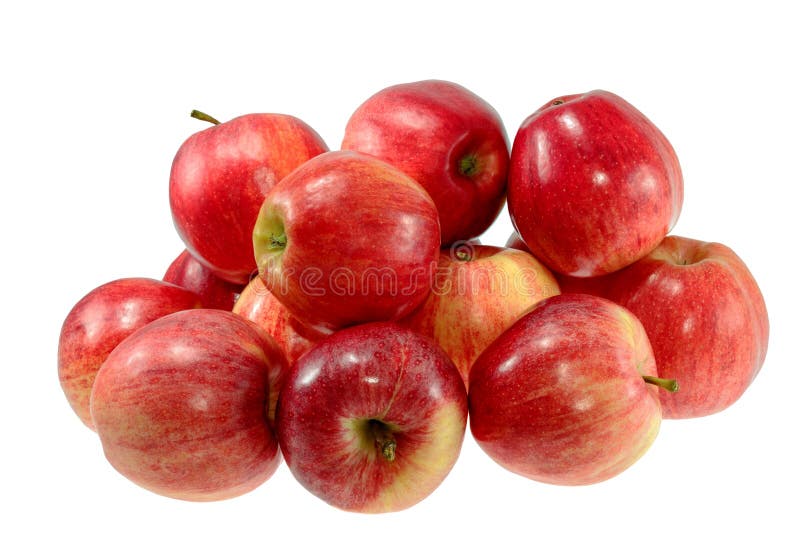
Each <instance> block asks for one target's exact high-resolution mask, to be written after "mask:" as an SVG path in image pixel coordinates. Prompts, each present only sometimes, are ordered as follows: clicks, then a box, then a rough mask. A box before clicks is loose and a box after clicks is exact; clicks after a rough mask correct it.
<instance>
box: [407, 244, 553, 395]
mask: <svg viewBox="0 0 800 534" xmlns="http://www.w3.org/2000/svg"><path fill="white" fill-rule="evenodd" d="M558 293H559V290H558V285H557V283H556V280H555V278H553V275H552V274H551V273H550V271H549V270H548V269H547V267H545V266H544V265H542V264H541V263H540V262H539V261H538V260H537V259H536V258H534V257H533V256H531V255H530V254H528V253H526V252H521V251H519V250H514V249H506V248H500V247H491V246H486V245H469V244H464V245H462V246H460V247H458V248H451V249H443V250H442V252H441V254H440V256H439V266H438V269H437V270H436V276H435V277H434V283H433V288H432V290H431V294H430V296H429V297H428V299H427V300H426V301H425V302H424V303H423V304H422V306H420V307H419V308H417V309H416V310H414V312H413V313H411V315H409V316H408V317H406V318H404V319H403V320H402V321H401V322H402V324H404V325H406V326H408V327H410V328H411V329H413V330H415V331H417V332H420V333H422V334H425V335H427V336H430V337H431V338H433V339H434V341H436V342H437V343H438V344H439V345H440V346H441V347H442V348H443V349H444V351H445V353H447V355H448V356H450V359H451V360H453V363H455V364H456V367H458V370H459V372H460V373H461V377H462V378H463V379H464V383H465V385H466V384H467V382H468V380H469V370H470V368H471V367H472V363H473V362H474V361H475V359H476V358H477V357H478V356H479V355H480V353H481V352H483V350H484V349H485V348H486V347H488V346H489V344H490V343H491V342H492V341H494V340H495V338H497V336H499V335H500V334H501V333H503V332H504V331H505V330H506V329H507V328H508V327H509V326H511V325H512V324H513V323H514V322H515V321H516V320H517V319H518V318H519V317H520V316H521V315H522V313H523V312H524V311H526V310H527V309H528V308H530V307H531V306H533V305H534V304H536V303H537V302H539V301H540V300H542V299H544V298H547V297H550V296H553V295H557V294H558Z"/></svg>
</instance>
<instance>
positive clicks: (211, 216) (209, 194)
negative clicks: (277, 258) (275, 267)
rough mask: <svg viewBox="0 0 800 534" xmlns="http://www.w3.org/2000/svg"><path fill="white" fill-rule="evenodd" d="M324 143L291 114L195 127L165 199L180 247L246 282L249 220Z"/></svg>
mask: <svg viewBox="0 0 800 534" xmlns="http://www.w3.org/2000/svg"><path fill="white" fill-rule="evenodd" d="M326 150H327V147H326V146H325V143H324V142H323V141H322V139H321V138H320V137H319V135H318V134H317V133H316V132H315V131H314V130H313V129H311V127H310V126H308V125H307V124H306V123H304V122H303V121H301V120H300V119H297V118H295V117H292V116H289V115H279V114H273V113H254V114H250V115H243V116H241V117H237V118H235V119H232V120H230V121H228V122H224V123H222V124H218V125H215V126H212V127H210V128H207V129H205V130H202V131H200V132H197V133H196V134H194V135H192V136H191V137H189V138H188V139H187V140H186V141H185V142H184V143H183V144H182V145H181V147H180V149H179V150H178V153H177V154H176V155H175V159H174V160H173V162H172V171H171V173H170V181H169V202H170V208H171V209H172V218H173V220H174V222H175V228H176V229H177V230H178V234H179V235H180V236H181V239H183V242H184V243H185V244H186V248H187V249H188V250H189V251H190V252H191V254H192V255H193V256H194V257H195V258H197V259H198V260H199V261H200V262H201V263H203V264H204V265H205V266H206V267H208V268H209V269H210V270H211V271H212V272H213V273H214V274H215V275H217V276H219V277H220V278H222V279H224V280H227V281H228V282H232V283H234V284H240V285H244V284H246V283H247V282H248V281H249V280H250V276H251V275H252V274H253V273H254V272H255V269H256V264H255V261H254V260H253V244H252V234H253V224H255V222H256V217H257V216H258V210H259V209H260V208H261V204H262V202H263V201H264V197H265V196H266V194H267V193H268V192H269V191H270V189H272V187H273V186H274V185H275V184H276V183H278V182H279V181H280V180H282V179H283V178H284V177H285V176H286V175H287V174H289V173H290V172H291V171H293V170H294V169H295V168H297V167H298V166H299V165H300V164H301V163H304V162H306V161H307V160H309V159H311V158H312V157H314V156H316V155H317V154H320V153H322V152H325V151H326Z"/></svg>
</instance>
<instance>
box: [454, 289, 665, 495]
mask: <svg viewBox="0 0 800 534" xmlns="http://www.w3.org/2000/svg"><path fill="white" fill-rule="evenodd" d="M655 375H656V362H655V359H654V358H653V353H652V350H651V347H650V343H649V342H648V340H647V335H646V334H645V332H644V329H643V328H642V325H641V324H640V323H639V321H638V319H636V317H635V316H634V315H633V314H631V313H630V312H629V311H627V310H625V309H624V308H623V307H621V306H619V305H617V304H614V303H613V302H611V301H609V300H606V299H602V298H600V297H594V296H590V295H557V296H555V297H551V298H548V299H546V300H543V301H541V302H540V303H539V304H537V305H536V306H535V307H534V308H533V309H532V310H531V311H530V312H529V313H527V314H526V315H524V316H523V317H522V318H521V319H519V320H518V321H517V322H516V323H514V325H512V326H511V327H510V328H509V329H508V330H506V331H505V332H504V333H503V334H501V335H500V337H498V338H497V340H495V342H494V343H492V344H491V345H490V346H489V348H487V349H486V350H485V351H484V352H483V354H481V355H480V356H479V357H478V359H477V360H476V361H475V364H474V365H473V367H472V371H471V372H470V378H469V407H470V429H471V431H472V434H473V436H474V437H475V439H476V441H477V442H478V444H479V445H480V447H481V448H482V449H483V450H484V451H486V453H487V454H488V455H489V456H490V457H491V458H492V459H494V460H495V461H496V462H497V463H499V464H500V465H502V466H503V467H505V468H506V469H509V470H510V471H512V472H514V473H517V474H520V475H523V476H526V477H528V478H531V479H534V480H538V481H541V482H548V483H551V484H562V485H583V484H592V483H596V482H600V481H603V480H606V479H608V478H611V477H613V476H615V475H617V474H619V473H620V472H622V471H624V470H625V469H626V468H628V467H629V466H631V465H632V464H633V463H634V462H635V461H636V460H637V459H638V458H639V457H641V456H642V455H643V454H644V453H645V451H647V449H648V448H649V447H650V445H651V444H652V442H653V440H654V439H655V438H656V435H657V433H658V430H659V426H660V423H661V407H660V404H659V400H658V392H657V391H656V389H657V388H656V386H655V385H652V384H649V383H647V382H645V379H644V377H649V378H647V380H650V381H659V379H658V378H655ZM670 385H671V384H670Z"/></svg>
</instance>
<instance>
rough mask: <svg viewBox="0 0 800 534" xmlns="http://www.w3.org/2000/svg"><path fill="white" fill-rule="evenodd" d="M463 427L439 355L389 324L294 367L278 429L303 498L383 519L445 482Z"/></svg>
mask: <svg viewBox="0 0 800 534" xmlns="http://www.w3.org/2000/svg"><path fill="white" fill-rule="evenodd" d="M466 420H467V396H466V391H465V389H464V384H463V382H462V381H461V377H460V376H459V373H458V370H457V369H456V367H455V366H454V365H453V363H452V362H451V361H450V360H449V358H448V357H447V356H446V355H445V354H444V352H442V350H441V348H439V347H438V346H437V345H436V344H435V343H434V342H433V341H432V340H431V339H429V338H427V337H425V336H422V335H420V334H417V333H415V332H413V331H411V330H409V329H407V328H403V327H401V326H399V325H397V324H395V323H370V324H364V325H359V326H354V327H351V328H347V329H344V330H340V331H339V332H336V333H334V334H332V335H331V336H330V337H328V338H326V339H324V340H322V341H321V342H319V343H318V344H317V345H316V346H315V347H314V348H312V349H311V350H310V351H309V352H307V353H306V354H305V355H304V356H303V357H302V358H300V359H299V360H297V362H295V364H294V365H293V366H292V368H291V370H290V372H289V377H288V379H287V381H286V385H285V386H284V389H283V391H282V393H281V397H280V400H279V402H278V417H277V428H278V439H279V441H280V447H281V450H282V451H283V455H284V458H285V460H286V464H287V465H288V466H289V469H290V470H291V472H292V474H293V475H294V476H295V478H297V480H298V481H299V482H300V483H301V484H302V485H303V486H304V487H305V488H306V489H308V490H309V491H310V492H311V493H313V494H314V495H316V496H317V497H319V498H320V499H322V500H324V501H325V502H327V503H328V504H330V505H332V506H335V507H337V508H340V509H344V510H348V511H357V512H390V511H397V510H402V509H404V508H408V507H410V506H412V505H414V504H416V503H418V502H419V501H421V500H422V499H424V498H425V497H426V496H428V495H429V494H430V493H431V492H433V491H434V490H435V489H436V488H437V487H438V486H439V484H440V483H441V482H442V480H444V478H445V477H446V476H447V474H448V473H449V472H450V469H451V468H452V467H453V465H454V464H455V462H456V459H457V458H458V455H459V453H460V450H461V444H462V442H463V438H464V432H465V429H466ZM372 425H374V426H372ZM391 445H394V447H391Z"/></svg>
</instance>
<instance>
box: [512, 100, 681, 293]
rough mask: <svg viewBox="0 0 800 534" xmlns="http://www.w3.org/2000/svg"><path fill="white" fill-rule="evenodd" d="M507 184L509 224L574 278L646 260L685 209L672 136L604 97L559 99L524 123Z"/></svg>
mask: <svg viewBox="0 0 800 534" xmlns="http://www.w3.org/2000/svg"><path fill="white" fill-rule="evenodd" d="M508 180H509V185H508V188H509V190H508V208H509V213H510V215H511V221H512V223H513V224H514V227H515V228H516V230H517V232H518V233H519V235H520V236H521V237H522V239H523V241H524V242H525V244H526V245H527V246H528V248H529V249H530V250H531V252H532V253H533V255H534V256H536V257H537V258H539V259H540V260H541V261H542V262H543V263H544V264H545V265H547V266H548V267H550V269H552V270H554V271H557V272H559V273H562V274H566V275H570V276H576V277H590V276H600V275H603V274H607V273H610V272H614V271H616V270H619V269H621V268H622V267H625V266H626V265H629V264H631V263H633V262H634V261H636V260H638V259H639V258H641V257H643V256H645V255H646V254H647V253H648V252H650V251H651V250H653V249H654V248H655V247H656V246H657V245H658V243H659V242H660V241H661V240H662V239H663V238H664V236H666V235H667V233H668V231H669V230H670V229H671V228H672V227H673V226H674V224H675V222H676V221H677V219H678V215H679V214H680V210H681V206H682V204H683V177H682V174H681V168H680V165H679V163H678V158H677V156H676V155H675V151H674V150H673V148H672V146H671V145H670V143H669V141H668V140H667V138H666V137H664V135H663V134H662V133H661V132H660V131H659V130H658V128H656V126H655V125H653V123H652V122H650V121H649V120H648V119H647V117H645V116H644V115H643V114H642V113H641V112H639V111H638V110H637V109H636V108H634V107H633V106H632V105H630V104H629V103H628V102H626V101H625V100H623V99H622V98H620V97H619V96H617V95H614V94H612V93H609V92H607V91H591V92H588V93H584V94H580V95H570V96H564V97H560V98H557V99H554V100H552V101H550V102H548V103H547V104H545V105H544V106H542V107H541V108H540V109H539V110H537V111H536V112H535V113H533V114H532V115H531V116H530V117H528V118H527V119H525V121H524V122H523V123H522V126H520V129H519V131H518V132H517V135H516V137H515V139H514V146H513V148H512V151H511V166H510V170H509V178H508Z"/></svg>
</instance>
